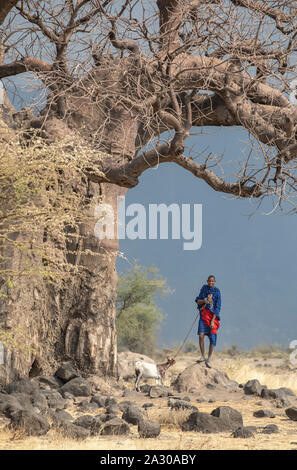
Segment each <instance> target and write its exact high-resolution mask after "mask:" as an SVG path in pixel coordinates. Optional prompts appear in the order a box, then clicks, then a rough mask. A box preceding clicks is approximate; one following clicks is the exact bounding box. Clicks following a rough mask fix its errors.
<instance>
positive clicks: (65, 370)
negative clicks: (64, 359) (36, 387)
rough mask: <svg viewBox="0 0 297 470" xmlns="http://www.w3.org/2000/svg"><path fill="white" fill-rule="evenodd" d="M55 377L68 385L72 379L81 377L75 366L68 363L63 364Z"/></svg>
mask: <svg viewBox="0 0 297 470" xmlns="http://www.w3.org/2000/svg"><path fill="white" fill-rule="evenodd" d="M55 376H56V377H57V378H58V379H60V380H62V381H63V383H67V382H69V381H70V380H72V379H75V378H76V377H80V375H79V374H78V373H77V371H76V370H75V368H74V367H73V365H72V364H71V363H70V362H68V363H66V364H63V365H62V366H61V367H59V369H58V370H57V371H56V372H55Z"/></svg>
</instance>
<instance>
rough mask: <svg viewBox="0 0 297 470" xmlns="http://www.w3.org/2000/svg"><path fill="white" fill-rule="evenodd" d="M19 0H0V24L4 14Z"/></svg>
mask: <svg viewBox="0 0 297 470" xmlns="http://www.w3.org/2000/svg"><path fill="white" fill-rule="evenodd" d="M18 1H19V0H0V25H1V24H2V23H3V22H4V20H5V18H6V16H7V15H8V13H9V12H10V10H12V8H13V7H15V6H16V4H17V3H18Z"/></svg>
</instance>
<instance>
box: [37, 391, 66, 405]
mask: <svg viewBox="0 0 297 470" xmlns="http://www.w3.org/2000/svg"><path fill="white" fill-rule="evenodd" d="M41 393H42V394H43V395H44V396H45V398H46V399H47V404H48V406H49V408H64V406H65V403H66V402H65V399H64V398H63V397H62V396H61V394H60V393H59V392H57V391H56V390H43V391H42V392H41Z"/></svg>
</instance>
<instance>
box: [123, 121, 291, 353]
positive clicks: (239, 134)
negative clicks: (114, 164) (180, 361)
mask: <svg viewBox="0 0 297 470" xmlns="http://www.w3.org/2000/svg"><path fill="white" fill-rule="evenodd" d="M245 140H246V134H245V132H244V131H242V130H241V129H239V128H229V129H221V128H212V129H210V128H209V129H207V133H206V134H205V135H203V136H195V137H191V138H190V143H191V144H192V143H196V144H197V145H199V146H201V148H202V147H203V148H204V147H205V146H206V145H209V146H210V149H211V150H215V151H217V152H222V151H223V150H225V159H226V161H227V162H228V161H229V169H231V166H232V164H233V163H234V162H235V160H236V159H237V157H239V156H240V149H242V148H243V147H244V146H245ZM226 171H228V165H227V170H226ZM125 202H126V206H127V205H129V204H132V203H141V204H143V205H144V206H145V207H146V208H147V211H148V205H149V203H165V204H167V205H169V204H172V203H177V204H182V203H190V204H202V207H203V215H202V222H203V227H202V231H203V241H202V246H201V248H200V249H199V250H197V251H185V250H183V240H171V239H169V240H148V239H147V240H128V239H125V240H121V241H120V250H121V251H122V253H123V254H124V256H126V257H127V258H128V261H125V260H123V259H119V260H118V263H117V269H118V272H119V273H120V272H121V271H123V270H125V269H127V268H129V266H130V263H133V260H134V259H137V260H138V262H139V264H141V265H144V266H151V265H155V266H157V267H158V269H159V272H160V274H161V275H162V276H163V277H165V278H166V279H167V282H168V284H169V286H170V287H171V288H172V289H174V290H175V292H174V293H173V294H171V295H170V296H168V297H167V298H166V299H165V300H164V301H159V302H158V305H159V306H160V308H161V309H162V311H163V313H164V314H166V318H165V320H164V321H163V323H162V326H161V331H160V333H159V335H158V337H159V346H165V345H167V346H170V345H175V344H176V345H177V344H180V343H181V342H182V341H183V339H184V337H185V336H186V333H187V332H188V330H189V328H190V326H191V324H192V322H193V319H194V317H195V315H196V313H197V311H196V307H195V304H194V299H195V297H196V295H197V294H198V293H199V289H200V287H201V286H202V284H203V283H205V280H206V278H207V276H208V275H209V274H215V276H216V279H217V284H216V285H217V286H218V287H219V288H220V289H221V292H222V311H221V319H222V321H221V328H220V330H219V337H218V342H217V349H223V348H224V347H226V346H230V345H232V344H238V346H239V347H241V348H251V347H254V346H257V345H258V344H260V343H270V344H272V343H277V344H280V345H281V346H283V347H288V345H289V342H290V341H292V340H294V339H297V321H296V316H297V307H296V303H297V285H296V280H297V263H296V261H297V259H296V258H297V257H296V232H297V219H296V215H285V214H284V213H282V212H274V213H273V214H271V215H264V212H265V211H266V212H267V211H268V210H269V209H270V205H269V204H268V203H267V204H264V206H263V207H262V208H260V209H258V211H257V212H256V213H255V214H254V215H252V216H251V217H249V215H250V214H252V213H253V212H254V210H255V208H256V206H255V204H254V203H252V202H251V201H249V200H245V199H232V198H231V197H230V196H228V195H224V194H222V193H218V192H215V191H214V190H213V189H211V188H210V187H209V186H208V185H207V184H206V183H204V182H203V181H202V180H199V179H197V178H195V177H194V176H193V175H192V174H191V173H188V172H186V171H185V170H184V169H182V168H180V167H178V166H177V165H174V164H173V163H163V164H162V165H160V166H159V167H158V168H156V169H151V170H148V171H146V172H145V173H143V175H142V176H141V178H140V183H139V185H138V186H137V187H136V188H133V189H130V190H128V192H127V194H126V201H125ZM131 219H132V217H127V218H126V222H128V221H129V220H131ZM196 333H197V328H196V326H195V327H194V329H193V331H192V334H191V335H190V337H189V340H194V341H197V335H196Z"/></svg>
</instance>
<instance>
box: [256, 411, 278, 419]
mask: <svg viewBox="0 0 297 470" xmlns="http://www.w3.org/2000/svg"><path fill="white" fill-rule="evenodd" d="M253 416H255V417H256V418H275V414H274V413H273V412H272V411H271V410H257V411H254V413H253Z"/></svg>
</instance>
